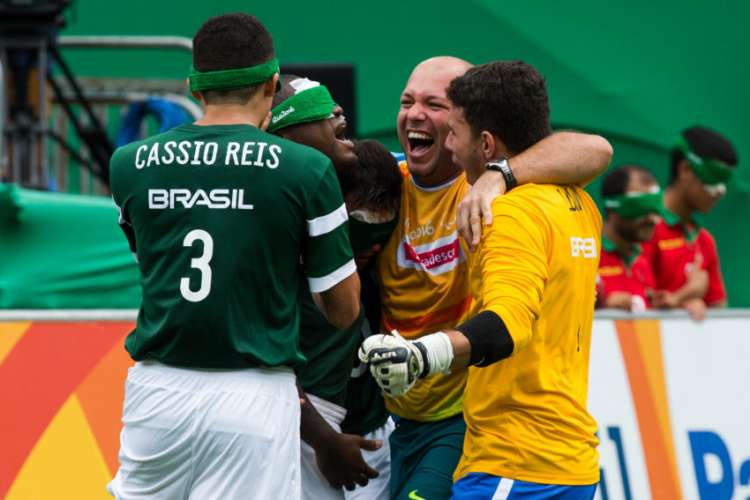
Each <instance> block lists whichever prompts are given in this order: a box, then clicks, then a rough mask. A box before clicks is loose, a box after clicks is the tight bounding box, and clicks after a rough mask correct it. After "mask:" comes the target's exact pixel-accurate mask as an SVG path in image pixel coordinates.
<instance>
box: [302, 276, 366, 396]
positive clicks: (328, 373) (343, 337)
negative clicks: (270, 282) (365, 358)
mask: <svg viewBox="0 0 750 500" xmlns="http://www.w3.org/2000/svg"><path fill="white" fill-rule="evenodd" d="M299 302H300V348H301V349H302V352H303V354H304V355H305V358H306V359H307V363H306V364H305V366H304V367H302V368H301V369H300V370H299V371H298V372H297V380H298V382H299V384H300V385H301V386H302V388H303V389H304V390H305V392H307V393H309V394H313V395H315V396H318V397H319V398H323V399H325V400H328V401H330V402H332V403H334V404H337V405H339V406H344V401H345V399H346V384H347V382H348V381H349V374H350V373H351V371H352V366H354V361H355V360H356V358H357V349H358V348H359V344H360V342H361V341H362V335H361V333H360V329H361V327H362V324H363V323H364V317H365V316H364V311H361V312H360V315H359V318H357V321H355V322H354V324H353V325H352V326H351V327H349V328H347V329H346V330H338V329H337V328H336V327H335V326H333V325H331V324H330V323H329V322H328V321H326V319H325V317H324V316H323V315H322V314H321V312H320V310H319V309H318V307H317V306H316V305H315V303H314V302H313V300H312V297H311V296H310V291H309V290H307V288H306V287H304V286H303V287H302V290H301V291H300V298H299Z"/></svg>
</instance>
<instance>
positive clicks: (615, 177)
mask: <svg viewBox="0 0 750 500" xmlns="http://www.w3.org/2000/svg"><path fill="white" fill-rule="evenodd" d="M635 172H638V173H640V174H642V175H644V176H646V178H647V179H649V180H652V181H653V182H654V184H655V183H656V177H654V174H652V173H651V172H649V171H648V170H647V169H646V168H645V167H642V166H640V165H632V164H631V165H620V166H619V167H617V168H615V169H614V170H612V171H611V172H609V173H608V174H607V175H606V176H605V177H604V179H603V180H602V186H601V195H602V198H611V197H614V196H619V195H621V194H625V190H626V189H627V188H628V182H629V181H630V176H631V175H633V173H635Z"/></svg>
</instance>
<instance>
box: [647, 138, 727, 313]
mask: <svg viewBox="0 0 750 500" xmlns="http://www.w3.org/2000/svg"><path fill="white" fill-rule="evenodd" d="M736 165H737V153H736V151H735V149H734V147H733V146H732V144H731V143H730V142H729V140H727V139H726V138H725V137H723V136H722V135H720V134H718V133H717V132H715V131H713V130H710V129H708V128H705V127H699V126H695V127H690V128H688V129H685V130H684V131H683V132H682V134H681V135H680V138H679V140H678V142H677V144H676V145H675V147H674V149H673V150H672V164H671V171H670V180H669V186H667V188H666V189H665V192H664V206H665V208H666V210H665V213H664V216H663V219H662V220H661V222H659V223H658V224H657V225H656V229H655V231H654V236H653V238H652V239H651V240H650V241H648V242H647V243H645V244H644V251H645V253H646V255H647V256H648V257H649V260H650V262H651V265H652V268H653V270H654V277H655V279H656V287H657V289H658V290H659V292H657V293H656V294H655V295H654V300H653V304H654V307H660V308H673V307H680V306H681V307H685V308H686V309H688V311H689V312H690V313H691V315H692V316H693V318H695V319H701V318H702V317H703V315H704V314H705V309H706V307H724V306H726V304H727V295H726V290H725V288H724V280H723V278H722V276H721V269H720V266H719V255H718V252H717V250H716V241H715V240H714V238H713V236H711V234H710V233H709V232H708V230H706V229H705V228H703V227H701V226H700V225H699V224H698V223H697V222H696V221H695V219H694V218H693V215H694V214H695V213H707V212H709V211H710V210H711V209H712V208H713V206H714V205H715V204H716V203H717V202H718V201H719V200H720V199H721V198H722V196H723V195H724V194H725V193H726V186H727V183H728V182H729V180H730V178H731V176H732V173H733V171H734V168H733V167H735V166H736ZM701 271H703V272H701Z"/></svg>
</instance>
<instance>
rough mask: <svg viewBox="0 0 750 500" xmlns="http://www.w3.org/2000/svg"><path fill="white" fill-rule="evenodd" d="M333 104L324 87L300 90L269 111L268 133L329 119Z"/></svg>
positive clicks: (318, 86)
mask: <svg viewBox="0 0 750 500" xmlns="http://www.w3.org/2000/svg"><path fill="white" fill-rule="evenodd" d="M335 106H336V104H335V103H334V102H333V98H332V97H331V94H330V92H328V89H327V88H326V87H325V86H324V85H317V86H315V87H311V88H308V89H306V90H302V91H300V92H298V93H296V94H294V95H292V96H289V97H288V98H287V99H286V100H284V101H282V102H281V103H280V104H279V105H278V106H276V107H275V108H273V109H272V110H271V124H270V125H269V126H268V131H269V132H275V131H277V130H280V129H282V128H286V127H289V126H292V125H297V124H299V123H309V122H316V121H319V120H326V119H328V118H330V117H331V113H333V108H334V107H335Z"/></svg>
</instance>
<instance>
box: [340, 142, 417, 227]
mask: <svg viewBox="0 0 750 500" xmlns="http://www.w3.org/2000/svg"><path fill="white" fill-rule="evenodd" d="M354 152H355V153H356V155H357V159H358V162H357V165H356V166H353V167H350V168H346V169H342V170H341V171H340V172H338V176H339V182H340V183H341V191H342V192H343V193H344V195H345V196H346V197H347V198H351V199H353V201H354V202H355V204H356V205H358V206H360V207H363V208H366V209H368V210H388V211H391V212H396V211H398V208H399V205H400V204H401V182H402V180H403V179H402V177H401V171H400V170H399V168H398V162H396V159H395V158H394V157H393V155H392V154H391V153H390V151H388V149H387V148H386V147H385V146H383V145H382V144H380V143H379V142H378V141H375V140H372V139H365V140H361V141H356V142H355V143H354Z"/></svg>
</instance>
